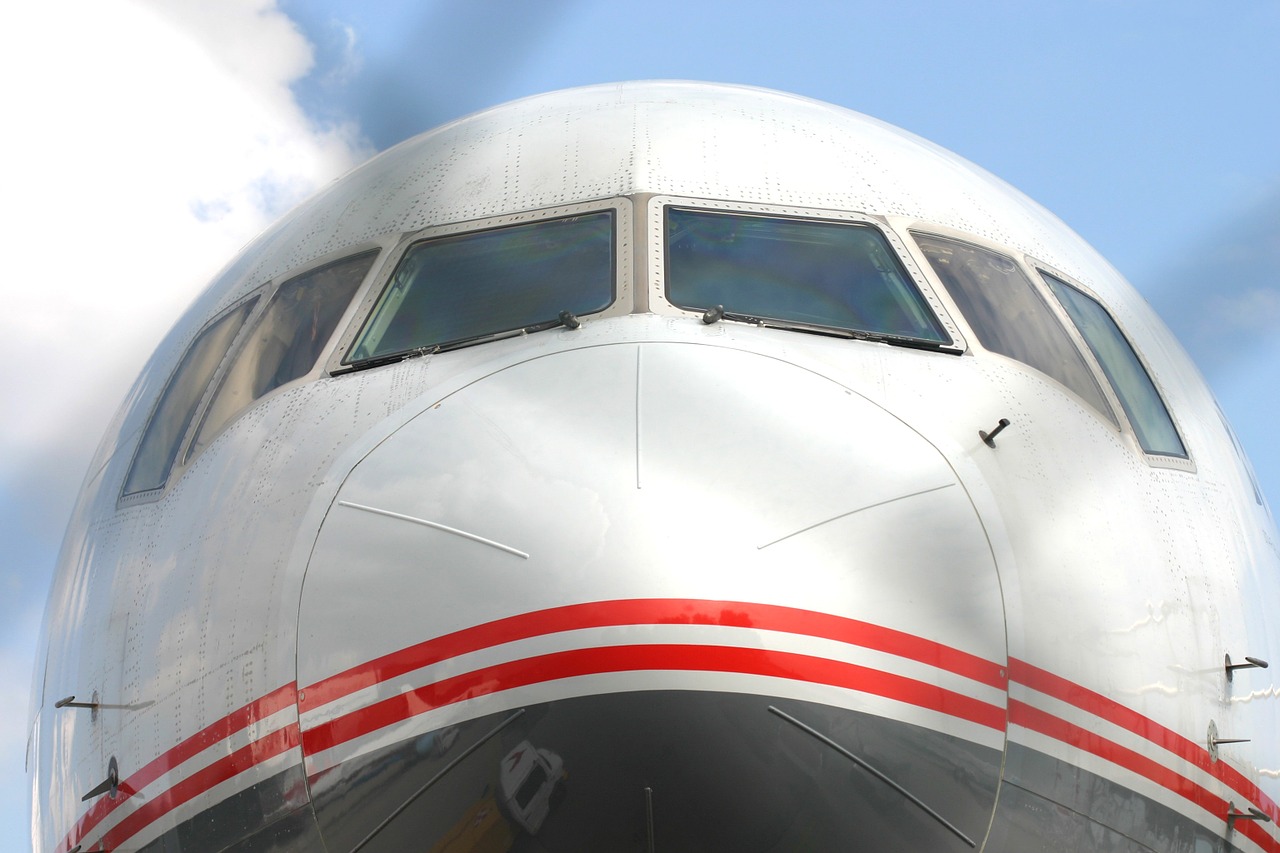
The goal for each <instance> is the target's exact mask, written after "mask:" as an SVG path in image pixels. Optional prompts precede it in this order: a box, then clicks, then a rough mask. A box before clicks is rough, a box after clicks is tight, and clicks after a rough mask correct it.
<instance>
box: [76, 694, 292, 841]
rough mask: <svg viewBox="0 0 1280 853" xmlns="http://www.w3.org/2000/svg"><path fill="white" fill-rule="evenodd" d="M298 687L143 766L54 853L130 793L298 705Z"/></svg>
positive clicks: (96, 805)
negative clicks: (239, 732) (194, 757)
mask: <svg viewBox="0 0 1280 853" xmlns="http://www.w3.org/2000/svg"><path fill="white" fill-rule="evenodd" d="M296 688H297V685H296V684H292V683H291V684H286V685H284V686H283V687H279V688H277V689H275V690H273V691H271V692H270V693H268V694H267V695H266V696H263V697H262V698H261V699H255V700H254V701H252V702H250V703H249V704H248V705H245V706H244V707H242V708H238V709H236V710H235V711H232V712H231V713H230V714H228V715H226V716H225V717H223V718H222V719H220V720H216V721H215V722H213V723H210V724H209V725H208V726H205V727H204V728H203V729H201V730H200V731H198V732H196V733H195V734H193V735H192V736H191V737H189V738H187V739H186V740H184V741H182V742H181V743H179V744H178V745H177V746H175V747H173V748H172V749H170V750H169V751H168V752H165V753H163V754H162V755H160V756H159V757H158V758H155V759H153V760H152V761H151V762H150V763H148V764H146V765H145V766H143V767H142V768H141V769H140V770H138V771H136V772H135V773H134V774H133V775H131V776H129V777H128V778H126V779H125V780H123V781H122V782H121V783H120V790H121V793H120V794H119V795H117V796H116V798H115V799H114V800H113V799H111V798H110V797H105V796H104V797H100V798H98V800H97V801H95V802H94V804H93V805H92V806H91V807H90V808H89V810H88V811H87V812H85V813H84V814H83V815H82V816H81V817H80V820H78V821H76V825H75V826H74V827H72V829H71V831H70V832H68V833H67V837H66V838H65V839H63V841H62V843H61V844H59V845H58V847H57V853H66V851H68V850H70V849H71V848H72V847H74V846H75V845H76V844H78V843H80V841H81V839H83V838H84V837H85V836H86V835H87V834H88V833H90V832H91V831H93V829H94V827H96V826H97V825H98V824H99V823H101V822H102V821H103V819H105V818H106V817H107V815H109V814H111V813H112V812H113V811H115V810H116V809H117V808H119V807H120V806H122V805H124V803H126V802H127V801H128V800H129V799H130V797H132V796H133V793H134V792H136V791H139V790H141V789H143V788H145V787H146V786H147V785H150V784H151V783H152V782H154V781H155V780H156V779H159V778H160V777H161V776H162V775H164V774H165V773H168V772H169V771H170V770H172V769H174V768H175V767H177V766H179V765H180V764H182V763H183V762H184V761H187V760H188V759H190V758H192V757H193V756H195V755H197V754H199V753H200V752H203V751H204V750H206V749H208V748H209V747H211V746H213V745H214V744H216V743H220V742H222V741H224V740H226V739H227V738H229V737H230V736H231V735H233V734H235V733H236V732H238V731H242V730H243V729H246V728H248V727H249V726H251V725H253V724H255V723H257V722H259V721H261V720H264V719H266V718H267V717H270V716H271V715H272V714H275V713H277V712H279V711H281V710H283V709H285V708H287V707H289V706H290V705H293V704H295V703H296V701H297V690H296Z"/></svg>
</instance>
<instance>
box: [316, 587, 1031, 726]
mask: <svg viewBox="0 0 1280 853" xmlns="http://www.w3.org/2000/svg"><path fill="white" fill-rule="evenodd" d="M679 624H692V625H723V626H726V627H736V628H754V629H757V630H763V631H781V632H786V633H791V634H801V635H806V636H811V637H820V638H823V639H828V640H836V641H839V642H842V643H848V644H850V645H855V646H862V647H864V648H869V649H876V650H878V651H883V652H888V653H889V654H893V655H897V656H899V657H904V658H909V659H911V660H915V661H920V662H921V663H925V664H928V665H930V666H934V667H937V668H939V669H944V670H947V671H949V672H953V673H956V674H957V675H961V676H964V677H966V678H970V679H973V680H974V681H978V682H981V683H983V684H987V685H990V686H991V687H995V688H997V689H1000V690H1004V689H1005V688H1006V684H1007V679H1006V678H1005V673H1004V670H1003V669H1002V668H1001V666H1000V664H998V663H995V662H992V661H989V660H986V659H984V658H981V657H979V656H977V655H973V654H969V653H968V652H963V651H960V650H959V649H954V648H951V647H950V646H944V645H942V644H941V643H936V642H933V641H932V640H926V639H924V638H923V637H917V636H915V635H914V634H907V633H905V632H903V631H895V630H893V629H892V628H885V627H882V626H880V625H873V624H871V623H868V622H860V621H858V620H856V619H847V618H845V617H842V616H834V615H832V614H830V613H818V612H816V611H812V610H799V609H797V608H793V607H781V606H778V605H772V604H753V603H747V602H741V601H702V600H690V599H665V598H653V599H631V600H622V601H598V602H590V603H587V604H571V605H567V606H564V607H553V608H551V609H548V610H539V611H536V612H533V613H521V614H519V615H516V616H509V617H507V618H505V619H498V620H495V621H493V622H486V623H485V624H483V625H476V626H474V627H471V628H464V629H462V630H460V631H455V632H454V633H452V634H445V635H444V636H442V637H436V638H435V639H432V640H427V641H426V642H422V643H418V644H417V645H414V646H410V647H408V648H406V649H401V650H400V651H397V652H392V653H390V654H388V655H384V656H383V657H380V658H377V659H376V660H372V661H369V662H368V663H363V664H360V665H358V666H354V667H352V668H351V669H348V670H346V671H345V672H341V673H338V674H337V675H333V676H330V677H329V678H325V679H323V680H321V681H318V682H316V683H315V684H312V685H310V686H308V687H306V688H305V689H304V690H302V691H300V693H299V697H298V705H299V708H300V710H302V711H304V712H305V711H308V710H311V709H313V708H317V707H319V706H321V705H324V704H326V703H328V702H332V701H333V700H335V699H339V698H341V697H343V696H346V695H348V694H351V693H354V692H355V691H357V690H361V689H363V688H365V687H370V686H372V685H374V684H378V683H380V682H383V681H386V680H388V679H391V678H395V677H397V676H400V675H403V674H405V673H407V672H412V671H413V670H415V669H420V668H422V667H424V666H428V665H430V664H433V663H436V662H438V661H441V660H446V659H448V658H451V657H456V656H458V655H461V654H466V653H468V652H474V651H478V650H480V649H486V648H490V647H492V646H497V645H501V644H503V643H510V642H513V641H515V640H524V639H528V638H530V637H538V636H542V635H544V634H554V633H559V632H561V631H572V630H577V629H582V628H603V627H608V626H614V625H679Z"/></svg>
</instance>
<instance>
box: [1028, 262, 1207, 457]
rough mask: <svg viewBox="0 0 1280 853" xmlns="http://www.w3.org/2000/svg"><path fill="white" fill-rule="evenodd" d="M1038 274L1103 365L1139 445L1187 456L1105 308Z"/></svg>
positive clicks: (1161, 403)
mask: <svg viewBox="0 0 1280 853" xmlns="http://www.w3.org/2000/svg"><path fill="white" fill-rule="evenodd" d="M1041 275H1043V276H1044V280H1045V281H1046V282H1047V283H1048V284H1049V287H1050V288H1052V289H1053V292H1054V295H1055V296H1057V297H1058V300H1059V301H1060V302H1061V303H1062V307H1064V308H1066V309H1067V314H1069V315H1070V316H1071V319H1072V321H1073V322H1074V323H1075V324H1076V327H1077V328H1078V329H1080V334H1081V335H1082V336H1083V337H1084V339H1085V342H1086V343H1088V344H1089V349H1091V350H1093V354H1094V355H1095V356H1096V357H1097V359H1098V363H1099V364H1101V365H1102V372H1103V373H1105V374H1106V375H1107V379H1108V380H1110V382H1111V387H1112V388H1113V389H1115V392H1116V396H1117V397H1118V398H1120V405H1121V406H1122V407H1123V408H1124V413H1125V414H1126V415H1128V416H1129V423H1130V424H1132V425H1133V431H1134V433H1135V434H1136V435H1137V437H1138V444H1140V445H1142V449H1143V450H1145V451H1146V452H1148V453H1158V454H1162V455H1165V456H1182V457H1186V455H1187V450H1186V448H1185V447H1183V445H1182V439H1181V438H1179V437H1178V429H1177V427H1175V426H1174V425H1173V419H1172V418H1170V417H1169V410H1168V409H1166V408H1165V405H1164V400H1162V399H1161V398H1160V392H1159V391H1157V390H1156V386H1155V383H1154V382H1152V381H1151V376H1150V375H1149V374H1148V373H1147V370H1146V368H1145V367H1143V366H1142V362H1141V361H1139V360H1138V354H1137V353H1135V352H1134V351H1133V347H1132V346H1130V345H1129V341H1128V339H1127V338H1126V337H1125V336H1124V333H1123V332H1121V331H1120V327H1119V326H1117V325H1116V323H1115V320H1112V319H1111V315H1110V314H1108V313H1107V309H1105V308H1103V307H1102V305H1101V304H1100V303H1098V302H1097V300H1095V299H1093V298H1092V297H1091V296H1088V295H1087V294H1085V293H1083V292H1081V291H1079V290H1077V289H1075V288H1074V287H1072V286H1071V285H1069V284H1067V283H1066V282H1065V281H1060V280H1059V279H1056V278H1054V277H1053V276H1051V275H1048V274H1047V273H1041Z"/></svg>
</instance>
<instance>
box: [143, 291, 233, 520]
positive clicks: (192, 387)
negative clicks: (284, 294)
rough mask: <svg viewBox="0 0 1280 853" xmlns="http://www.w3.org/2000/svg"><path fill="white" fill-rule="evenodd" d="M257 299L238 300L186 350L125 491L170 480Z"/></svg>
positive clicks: (154, 415) (150, 423) (155, 486)
mask: <svg viewBox="0 0 1280 853" xmlns="http://www.w3.org/2000/svg"><path fill="white" fill-rule="evenodd" d="M255 302H257V298H256V297H255V298H253V299H248V300H245V301H244V302H242V303H240V304H239V305H237V306H236V307H235V308H234V309H233V310H232V311H230V312H229V313H227V314H225V315H223V316H222V317H220V318H219V319H218V320H216V321H214V322H213V323H212V324H211V325H209V326H208V327H206V328H205V329H204V331H202V332H201V333H200V334H199V335H198V336H196V339H195V340H194V341H193V342H192V344H191V346H190V347H189V348H188V349H187V352H186V354H185V355H184V356H183V357H182V362H181V363H180V364H179V365H178V369H177V370H175V371H174V372H173V376H171V377H169V384H167V385H165V387H164V391H163V392H162V393H161V395H160V402H159V403H158V404H157V405H156V410H155V412H154V413H152V415H151V420H150V421H148V422H147V428H146V430H144V431H143V433H142V441H141V442H139V444H138V452H137V453H135V454H134V457H133V465H132V466H131V467H130V468H129V476H128V477H127V478H126V479H125V483H124V494H126V495H133V494H137V493H139V492H147V491H151V490H152V489H158V488H160V487H161V486H163V485H164V484H165V482H166V481H167V480H168V479H169V471H170V469H172V468H173V462H174V460H175V459H177V458H178V449H179V447H180V445H181V444H182V439H183V437H184V436H185V435H186V434H187V429H188V427H190V426H191V419H192V418H193V417H195V413H196V407H197V406H199V405H200V398H201V397H203V396H204V392H205V389H206V388H207V387H208V386H209V380H210V379H212V378H213V374H214V372H216V371H217V369H218V365H219V364H221V363H222V359H223V358H224V357H225V356H226V354H227V350H228V349H230V348H231V342H232V341H234V340H235V337H236V333H237V332H239V331H240V327H241V326H243V325H244V321H245V318H246V317H248V316H249V312H250V311H252V310H253V306H254V303H255Z"/></svg>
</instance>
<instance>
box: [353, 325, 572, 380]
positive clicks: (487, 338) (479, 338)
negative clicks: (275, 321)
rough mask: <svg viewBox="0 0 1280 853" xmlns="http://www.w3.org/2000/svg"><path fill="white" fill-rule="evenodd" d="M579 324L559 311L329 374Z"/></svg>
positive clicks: (358, 363) (374, 359)
mask: <svg viewBox="0 0 1280 853" xmlns="http://www.w3.org/2000/svg"><path fill="white" fill-rule="evenodd" d="M581 325H582V321H581V320H579V319H578V318H577V316H576V315H575V314H574V313H573V312H572V311H561V312H560V313H559V315H557V316H556V318H555V319H554V320H544V321H543V322H541V323H533V324H531V325H528V326H521V327H520V328H518V329H505V330H503V331H501V332H489V333H486V334H483V335H473V336H472V337H469V338H459V339H457V340H454V341H445V342H444V343H440V344H432V345H431V346H429V347H418V348H416V349H411V350H405V351H403V352H397V353H390V354H389V355H380V356H377V357H375V358H366V359H363V360H361V361H357V362H354V363H352V364H346V365H343V366H342V367H339V368H338V369H337V370H334V371H333V372H332V373H331V374H330V375H331V376H341V375H342V374H345V373H354V372H355V371H357V370H368V369H369V368H371V367H382V366H383V365H387V364H395V363H396V362H398V361H405V360H406V359H410V358H417V357H418V356H423V355H435V354H436V353H438V352H452V351H454V350H459V349H464V348H466V347H470V346H475V345H477V344H487V343H490V342H491V341H501V340H505V339H507V338H516V337H519V336H521V335H527V334H530V333H533V332H545V331H547V330H548V329H555V328H558V327H560V326H563V327H565V328H566V329H576V328H578V327H579V326H581Z"/></svg>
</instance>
